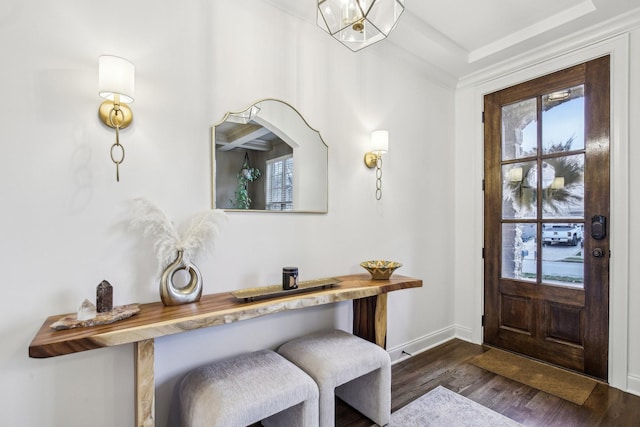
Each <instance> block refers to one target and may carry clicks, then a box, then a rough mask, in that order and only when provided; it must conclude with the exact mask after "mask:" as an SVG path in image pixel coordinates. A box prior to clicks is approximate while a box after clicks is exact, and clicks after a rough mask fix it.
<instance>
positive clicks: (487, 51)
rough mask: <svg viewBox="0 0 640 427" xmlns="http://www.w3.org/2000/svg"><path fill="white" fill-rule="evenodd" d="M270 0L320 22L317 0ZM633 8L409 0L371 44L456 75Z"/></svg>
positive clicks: (638, 2)
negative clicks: (383, 35) (388, 30)
mask: <svg viewBox="0 0 640 427" xmlns="http://www.w3.org/2000/svg"><path fill="white" fill-rule="evenodd" d="M266 1H267V2H269V3H271V4H273V5H274V6H276V7H278V8H280V9H282V10H286V11H287V12H288V13H290V14H293V15H295V16H298V17H300V18H302V19H304V20H307V21H310V22H313V23H315V22H316V4H317V1H316V0H303V1H300V0H266ZM631 11H633V14H635V15H636V16H637V15H638V14H640V0H536V1H535V2H533V1H531V0H446V1H443V0H405V11H404V13H403V14H402V16H401V17H400V20H399V23H398V26H397V27H396V29H395V30H393V32H392V33H391V35H390V36H389V38H388V39H387V40H386V41H382V42H380V43H377V44H376V45H373V46H371V47H368V48H366V49H380V50H384V49H389V46H386V47H385V46H383V45H384V44H386V45H390V46H392V47H394V48H398V47H399V48H401V49H403V50H404V51H405V52H406V53H408V54H410V55H411V56H413V57H414V58H416V59H418V60H419V61H421V62H423V63H426V64H429V65H430V66H432V67H435V68H436V69H438V70H439V71H441V72H442V73H444V74H445V75H447V76H449V77H451V78H454V79H457V78H460V77H463V76H466V75H468V74H470V73H473V72H474V71H477V70H479V69H481V68H484V67H486V66H488V65H492V64H495V63H497V62H500V61H503V60H505V59H508V58H510V57H513V56H514V55H517V54H518V53H521V52H523V51H527V50H529V49H532V48H535V47H537V46H541V45H544V44H546V43H550V42H552V41H554V40H558V39H561V38H563V37H566V36H568V35H571V34H574V33H577V32H580V31H583V30H584V29H586V28H588V27H593V26H597V25H599V24H602V23H605V22H606V21H609V20H611V19H615V18H619V17H623V16H624V15H625V14H628V13H630V12H631ZM336 43H337V42H336ZM345 49H346V48H345ZM355 54H356V55H357V54H358V53H355Z"/></svg>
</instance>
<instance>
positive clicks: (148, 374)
mask: <svg viewBox="0 0 640 427" xmlns="http://www.w3.org/2000/svg"><path fill="white" fill-rule="evenodd" d="M134 352H135V376H136V381H135V399H136V402H135V404H136V427H153V426H155V406H156V394H155V393H156V385H155V378H154V373H153V369H154V340H153V339H149V340H144V341H139V342H136V343H135V344H134Z"/></svg>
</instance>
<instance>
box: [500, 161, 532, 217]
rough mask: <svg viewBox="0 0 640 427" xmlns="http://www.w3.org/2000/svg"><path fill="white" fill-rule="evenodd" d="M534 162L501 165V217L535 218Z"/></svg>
mask: <svg viewBox="0 0 640 427" xmlns="http://www.w3.org/2000/svg"><path fill="white" fill-rule="evenodd" d="M536 171H537V167H536V162H522V163H513V164H509V165H503V166H502V218H503V219H519V218H527V219H529V218H536V215H537V208H536V203H537V194H538V190H537V182H538V177H537V172H536Z"/></svg>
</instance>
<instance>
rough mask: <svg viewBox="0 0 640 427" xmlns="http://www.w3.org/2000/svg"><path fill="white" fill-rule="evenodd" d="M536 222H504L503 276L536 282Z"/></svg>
mask: <svg viewBox="0 0 640 427" xmlns="http://www.w3.org/2000/svg"><path fill="white" fill-rule="evenodd" d="M536 230H537V226H536V224H527V223H517V224H502V277H503V278H507V279H518V280H526V281H532V282H535V281H536V278H537V275H536Z"/></svg>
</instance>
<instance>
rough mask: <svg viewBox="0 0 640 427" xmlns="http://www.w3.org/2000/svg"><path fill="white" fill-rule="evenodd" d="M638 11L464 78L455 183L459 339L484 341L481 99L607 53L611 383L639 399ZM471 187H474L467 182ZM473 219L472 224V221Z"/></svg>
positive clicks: (458, 109)
mask: <svg viewBox="0 0 640 427" xmlns="http://www.w3.org/2000/svg"><path fill="white" fill-rule="evenodd" d="M639 23H640V14H638V13H636V15H635V16H627V18H626V20H625V21H624V22H619V23H612V24H611V27H610V28H605V27H601V28H597V29H594V30H586V31H585V32H584V33H583V34H580V35H576V36H575V37H571V38H567V39H564V40H559V41H558V42H557V43H554V44H553V45H548V46H542V47H540V48H539V49H537V50H536V51H533V52H525V53H523V54H522V55H520V56H518V57H515V58H512V59H511V60H510V61H508V62H505V63H501V64H496V65H495V66H494V67H491V68H490V69H487V70H483V71H482V72H481V73H478V74H476V75H472V76H468V77H467V78H465V79H462V80H461V82H460V85H459V88H458V90H457V91H456V107H455V109H456V114H455V123H456V136H455V140H456V143H455V146H456V148H455V150H456V151H455V156H456V171H457V173H456V184H455V190H454V194H455V215H456V218H455V227H454V228H455V230H456V238H455V256H454V262H455V265H462V264H463V263H465V262H467V263H468V264H469V265H470V268H469V269H468V270H462V269H456V277H455V293H456V295H455V306H456V307H455V315H456V326H457V335H458V336H460V337H461V338H465V339H469V340H471V341H474V342H478V343H480V342H482V328H481V326H480V322H479V319H480V316H481V315H482V311H483V295H482V289H483V284H482V274H483V271H482V262H481V259H480V257H479V256H478V254H480V251H481V249H482V244H483V235H482V216H483V210H482V209H483V204H482V203H483V201H482V197H483V195H482V191H481V185H480V183H481V181H482V175H483V170H482V159H483V146H482V144H483V142H482V141H483V127H482V123H481V120H480V117H481V112H482V109H483V96H484V95H485V94H487V93H491V92H493V91H496V90H499V89H502V88H505V87H509V86H511V85H514V84H516V83H520V82H523V81H526V80H529V79H532V78H534V77H538V76H540V75H544V74H549V73H551V72H553V71H557V70H560V69H563V68H567V67H569V66H572V65H575V64H578V63H581V62H585V61H587V60H589V59H593V58H596V57H599V56H602V55H606V54H610V55H611V58H612V60H611V61H612V70H611V76H612V77H611V94H612V120H611V132H612V134H611V218H610V233H611V248H612V258H611V264H610V332H609V338H610V346H609V382H610V384H611V385H613V386H614V387H617V388H620V389H622V390H626V391H630V392H633V393H635V394H640V333H639V332H640V331H639V330H638V327H639V325H640V317H638V314H637V313H636V310H633V307H636V306H637V305H638V304H639V303H640V280H639V279H640V270H639V267H638V266H636V264H637V263H635V262H634V259H635V257H634V255H636V254H637V253H638V251H640V248H639V247H638V244H637V240H636V237H637V236H639V235H640V230H638V227H637V225H636V224H635V223H634V221H633V219H634V218H637V217H638V215H639V214H640V212H638V209H639V208H640V199H639V198H638V196H637V194H636V193H637V192H634V191H632V189H633V188H634V184H635V185H637V184H638V183H640V178H639V177H638V174H637V172H634V168H633V167H632V166H631V167H630V165H633V164H634V163H636V160H637V161H640V157H639V156H638V152H637V149H636V148H635V146H634V144H633V143H632V141H634V140H636V139H637V138H638V136H639V135H640V128H639V127H638V124H637V120H633V119H630V118H633V117H637V115H638V113H639V111H638V110H639V108H640V92H639V88H638V84H639V81H638V75H639V73H640V62H639V61H638V57H639V56H640V31H638V30H634V29H635V28H637V27H638V25H639ZM469 182H472V183H474V184H473V185H469ZM469 218H471V220H469Z"/></svg>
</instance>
